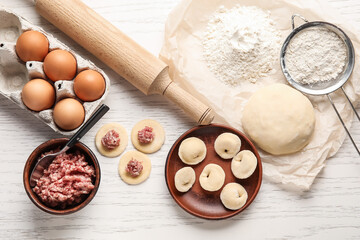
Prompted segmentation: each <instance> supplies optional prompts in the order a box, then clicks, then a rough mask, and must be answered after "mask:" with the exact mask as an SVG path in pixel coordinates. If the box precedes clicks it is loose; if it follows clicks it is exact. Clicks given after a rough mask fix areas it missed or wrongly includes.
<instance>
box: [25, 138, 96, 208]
mask: <svg viewBox="0 0 360 240" xmlns="http://www.w3.org/2000/svg"><path fill="white" fill-rule="evenodd" d="M68 140H69V139H67V138H57V139H51V140H49V141H47V142H44V143H43V144H41V145H40V146H38V147H37V148H36V149H35V150H34V151H33V152H32V153H31V154H30V156H29V158H28V159H27V161H26V164H25V168H24V174H23V181H24V187H25V191H26V193H27V195H28V196H29V198H30V200H31V201H32V202H33V203H34V204H35V205H36V206H37V207H38V208H40V209H41V210H43V211H45V212H47V213H51V214H57V215H64V214H70V213H74V212H76V211H78V210H80V209H82V208H83V207H85V206H86V205H87V204H88V203H89V202H90V201H91V200H92V199H93V198H94V196H95V194H96V192H97V190H98V188H99V184H100V165H99V162H98V161H97V159H96V156H95V154H94V153H93V152H92V151H91V150H90V149H89V148H88V147H87V146H86V145H84V144H83V143H80V142H78V143H76V144H75V146H74V147H72V148H71V149H70V150H68V152H72V150H79V151H80V152H81V153H83V154H84V156H85V159H86V161H87V162H88V163H89V165H91V166H93V167H94V169H95V178H94V179H93V184H94V186H95V188H94V189H93V190H92V191H91V192H90V194H88V195H86V196H84V199H83V201H82V202H80V203H78V204H76V205H71V206H69V207H67V208H65V209H57V208H51V207H48V206H46V205H45V204H44V203H43V202H42V201H41V199H40V198H39V197H38V196H37V195H36V193H35V192H34V191H33V190H32V188H31V187H30V174H31V172H32V170H33V168H34V167H35V164H36V162H37V160H38V159H39V157H40V155H41V154H42V153H44V152H48V151H50V150H54V149H57V148H58V147H60V148H62V147H63V146H64V145H65V144H66V143H67V141H68Z"/></svg>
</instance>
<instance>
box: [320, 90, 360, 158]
mask: <svg viewBox="0 0 360 240" xmlns="http://www.w3.org/2000/svg"><path fill="white" fill-rule="evenodd" d="M343 91H344V89H343ZM344 94H345V96H346V98H347V99H348V100H349V98H348V96H347V95H346V93H345V91H344ZM326 96H327V97H328V99H329V101H330V103H331V105H332V107H333V108H334V110H335V112H336V115H337V116H338V118H339V120H340V122H341V124H342V125H343V127H344V129H345V131H346V133H347V135H348V136H349V138H350V140H351V142H352V144H353V145H354V147H355V149H356V151H357V153H358V154H359V156H360V151H359V149H358V147H357V146H356V144H355V141H354V139H353V138H352V137H351V134H350V132H349V130H348V129H347V127H346V126H345V123H344V121H343V119H342V118H341V116H340V113H339V111H338V110H337V108H336V107H335V104H334V102H333V100H332V98H331V97H330V95H329V94H326ZM349 102H350V100H349ZM350 104H351V106H353V105H352V103H351V102H350ZM354 111H355V109H354ZM355 112H356V111H355ZM356 115H357V114H356Z"/></svg>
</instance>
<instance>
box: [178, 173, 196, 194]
mask: <svg viewBox="0 0 360 240" xmlns="http://www.w3.org/2000/svg"><path fill="white" fill-rule="evenodd" d="M195 179H196V176H195V171H194V169H192V167H183V168H181V169H179V170H178V171H177V172H176V173H175V187H176V189H177V190H178V191H179V192H187V191H189V190H190V188H191V187H192V186H193V185H194V183H195Z"/></svg>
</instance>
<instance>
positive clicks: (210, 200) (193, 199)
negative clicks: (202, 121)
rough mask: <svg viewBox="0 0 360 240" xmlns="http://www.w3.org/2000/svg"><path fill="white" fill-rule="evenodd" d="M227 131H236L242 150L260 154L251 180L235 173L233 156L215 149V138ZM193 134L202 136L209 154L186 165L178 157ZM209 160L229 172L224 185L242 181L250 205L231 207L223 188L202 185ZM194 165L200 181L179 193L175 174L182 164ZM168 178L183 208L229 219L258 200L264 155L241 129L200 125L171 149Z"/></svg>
mask: <svg viewBox="0 0 360 240" xmlns="http://www.w3.org/2000/svg"><path fill="white" fill-rule="evenodd" d="M224 132H230V133H233V134H235V135H237V136H239V138H240V139H241V149H240V150H241V151H242V150H250V151H252V152H253V153H254V154H255V156H256V157H257V161H258V164H257V167H256V170H255V172H254V173H253V174H252V175H251V176H250V177H249V178H247V179H237V178H235V176H234V175H233V174H232V172H231V159H229V160H223V159H222V158H220V157H219V156H218V155H217V154H216V152H215V150H214V142H215V139H216V138H217V137H218V136H219V135H220V134H222V133H224ZM189 137H198V138H200V139H201V140H203V141H204V142H205V145H206V148H207V154H206V157H205V159H204V161H202V162H201V163H199V164H197V165H194V166H190V165H186V164H184V163H183V162H182V161H181V159H180V158H179V156H178V151H179V146H180V143H181V142H182V141H183V140H184V139H186V138H189ZM209 163H215V164H218V165H220V166H221V167H222V168H223V170H224V171H225V174H226V177H225V183H224V185H223V187H224V186H225V185H226V184H227V183H230V182H237V183H239V184H241V185H242V186H243V187H244V188H245V189H246V191H247V193H248V200H247V202H246V204H245V205H244V206H243V207H242V208H240V209H238V210H235V211H233V210H228V209H226V208H225V207H224V205H223V204H222V203H221V200H220V193H221V190H222V188H223V187H222V188H221V189H220V190H218V191H216V192H208V191H205V190H204V189H202V188H201V186H200V183H199V176H200V174H201V172H202V170H203V169H204V167H205V166H206V165H207V164H209ZM186 166H190V167H192V168H193V169H194V170H195V174H196V181H195V183H194V185H193V187H192V188H191V189H190V190H189V191H188V192H186V193H181V192H179V191H178V190H177V189H176V187H175V181H174V176H175V173H176V172H177V171H178V170H179V169H180V168H182V167H186ZM165 177H166V184H167V186H168V189H169V191H170V194H171V196H172V197H173V198H174V200H175V201H176V203H177V204H179V206H180V207H182V208H183V209H184V210H186V211H187V212H189V213H191V214H192V215H194V216H197V217H200V218H204V219H225V218H229V217H232V216H234V215H236V214H238V213H240V212H241V211H243V210H244V209H246V208H247V207H248V206H249V205H250V204H251V203H252V201H253V200H254V199H255V197H256V195H257V193H258V191H259V189H260V185H261V180H262V165H261V160H260V156H259V154H258V152H257V150H256V148H255V146H254V145H253V144H252V143H251V141H250V140H249V139H248V138H247V137H246V136H245V135H244V134H243V133H241V132H239V131H237V130H236V129H234V128H231V127H227V126H223V125H218V124H212V125H208V126H197V127H194V128H192V129H190V130H189V131H187V132H186V133H184V134H183V135H182V136H181V137H179V139H178V140H176V142H175V143H174V145H173V146H172V148H171V149H170V152H169V155H168V156H167V160H166V165H165Z"/></svg>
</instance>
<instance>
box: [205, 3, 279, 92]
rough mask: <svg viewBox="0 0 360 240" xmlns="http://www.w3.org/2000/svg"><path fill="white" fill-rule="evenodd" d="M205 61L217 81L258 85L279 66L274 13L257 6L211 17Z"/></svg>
mask: <svg viewBox="0 0 360 240" xmlns="http://www.w3.org/2000/svg"><path fill="white" fill-rule="evenodd" d="M202 44H203V48H204V58H205V61H206V63H207V66H208V67H209V69H210V71H211V72H213V73H214V74H215V76H216V78H217V79H219V80H220V81H222V82H224V83H225V84H228V85H230V86H240V85H241V83H242V82H243V81H250V82H253V83H254V82H256V80H258V79H259V78H261V77H263V76H265V75H266V73H268V72H270V71H271V70H272V69H273V66H274V65H275V64H276V63H277V60H278V58H279V51H280V44H281V43H280V32H279V31H278V30H277V29H276V28H275V27H274V22H273V20H272V19H271V18H270V12H269V11H264V10H262V9H260V8H258V7H254V6H250V7H248V6H240V5H236V6H235V7H234V8H231V9H226V8H225V7H223V6H221V7H220V8H219V9H218V10H217V11H216V12H215V14H214V15H212V16H211V18H210V20H209V23H208V25H207V29H206V31H205V33H204V39H203V41H202Z"/></svg>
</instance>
